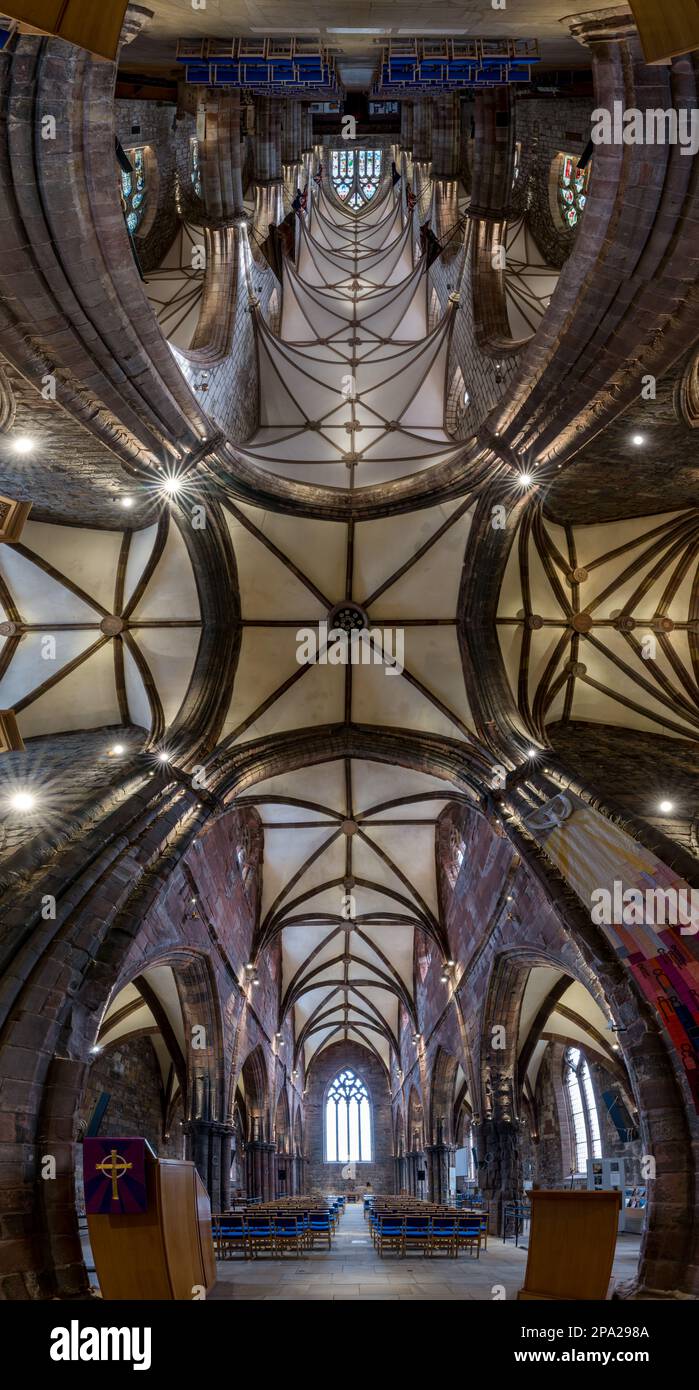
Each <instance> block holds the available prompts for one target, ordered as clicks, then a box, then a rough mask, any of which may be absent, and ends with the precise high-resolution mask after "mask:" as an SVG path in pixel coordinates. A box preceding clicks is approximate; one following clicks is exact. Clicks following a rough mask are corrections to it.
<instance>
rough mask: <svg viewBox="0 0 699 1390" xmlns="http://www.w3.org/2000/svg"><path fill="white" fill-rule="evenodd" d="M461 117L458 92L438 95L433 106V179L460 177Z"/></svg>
mask: <svg viewBox="0 0 699 1390" xmlns="http://www.w3.org/2000/svg"><path fill="white" fill-rule="evenodd" d="M460 118H461V113H460V110H459V97H458V93H457V92H446V93H445V94H444V95H443V96H439V97H437V99H436V101H435V102H434V104H433V107H432V169H431V174H432V178H433V179H457V178H458V177H459V139H460V134H461V132H460Z"/></svg>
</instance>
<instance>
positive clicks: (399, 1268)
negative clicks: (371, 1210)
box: [209, 1204, 639, 1302]
mask: <svg viewBox="0 0 699 1390" xmlns="http://www.w3.org/2000/svg"><path fill="white" fill-rule="evenodd" d="M638 1247H639V1239H638V1237H637V1236H622V1237H620V1239H619V1242H618V1243H617V1251H616V1257H615V1260H614V1268H613V1278H614V1279H615V1281H621V1280H624V1279H628V1278H631V1277H632V1276H633V1274H634V1273H635V1271H636V1266H637V1263H638ZM526 1262H527V1252H526V1250H524V1249H522V1248H521V1247H520V1248H518V1249H515V1247H514V1246H513V1245H512V1244H511V1243H508V1244H507V1245H503V1243H502V1241H501V1240H499V1239H498V1238H493V1239H492V1240H491V1241H490V1242H489V1246H488V1250H487V1252H483V1251H482V1252H481V1256H480V1259H479V1260H477V1259H475V1258H473V1256H469V1255H464V1254H462V1255H459V1257H458V1259H456V1260H452V1259H449V1258H447V1257H445V1256H443V1255H435V1256H434V1257H433V1258H432V1259H426V1258H425V1257H424V1256H422V1255H411V1256H407V1257H406V1258H405V1259H400V1258H398V1256H396V1255H385V1256H384V1258H383V1259H380V1258H379V1256H378V1255H377V1254H376V1251H375V1250H374V1248H373V1246H372V1243H371V1237H370V1235H369V1227H368V1225H367V1223H366V1222H365V1220H364V1216H363V1212H362V1207H361V1205H360V1204H357V1205H353V1206H349V1207H348V1208H347V1210H346V1212H345V1215H344V1216H343V1218H342V1220H341V1222H340V1227H339V1230H338V1232H337V1235H336V1237H335V1239H334V1241H333V1248H332V1250H328V1251H323V1250H314V1251H312V1252H311V1253H310V1254H308V1255H307V1256H306V1258H305V1259H302V1260H297V1259H294V1258H292V1257H290V1256H288V1255H287V1256H285V1257H283V1258H277V1259H270V1258H269V1257H265V1256H260V1257H258V1258H257V1259H255V1260H243V1259H240V1257H236V1258H235V1259H233V1260H219V1261H218V1265H217V1270H218V1283H217V1284H216V1286H215V1288H214V1289H212V1291H211V1293H210V1294H209V1298H210V1299H218V1300H220V1299H244V1300H246V1299H251V1300H258V1299H259V1300H263V1301H265V1302H266V1301H272V1302H276V1301H277V1300H289V1299H303V1300H304V1301H306V1300H308V1299H314V1300H317V1299H324V1300H326V1301H328V1300H330V1301H333V1302H334V1301H335V1300H345V1299H353V1298H356V1299H360V1300H363V1299H371V1300H374V1299H380V1300H383V1301H385V1300H388V1299H397V1300H399V1301H403V1300H405V1299H413V1300H415V1299H439V1300H446V1301H451V1300H455V1299H456V1300H460V1299H461V1300H463V1299H469V1300H472V1301H473V1300H475V1301H477V1302H480V1301H483V1300H490V1299H492V1298H493V1297H494V1292H493V1291H494V1288H495V1286H496V1285H501V1286H502V1285H504V1288H505V1297H506V1298H508V1299H515V1298H516V1297H517V1290H518V1289H520V1288H521V1287H522V1284H523V1283H524V1270H525V1266H526ZM501 1296H502V1295H500V1297H501Z"/></svg>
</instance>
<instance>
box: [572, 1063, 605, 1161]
mask: <svg viewBox="0 0 699 1390" xmlns="http://www.w3.org/2000/svg"><path fill="white" fill-rule="evenodd" d="M564 1071H565V1080H566V1085H567V1087H568V1102H569V1105H570V1117H571V1120H572V1123H573V1136H574V1139H575V1169H576V1172H578V1173H586V1172H587V1160H588V1158H601V1157H602V1140H601V1138H600V1131H599V1118H598V1115H597V1102H596V1100H595V1093H594V1090H593V1087H592V1077H591V1076H590V1068H589V1067H588V1065H587V1059H586V1057H585V1054H584V1053H583V1052H581V1051H580V1048H579V1047H569V1048H568V1049H567V1051H566V1054H565V1061H564Z"/></svg>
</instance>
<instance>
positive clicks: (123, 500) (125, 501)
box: [119, 497, 133, 507]
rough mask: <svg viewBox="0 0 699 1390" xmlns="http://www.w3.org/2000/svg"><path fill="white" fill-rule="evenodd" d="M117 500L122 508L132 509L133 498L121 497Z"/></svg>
mask: <svg viewBox="0 0 699 1390" xmlns="http://www.w3.org/2000/svg"><path fill="white" fill-rule="evenodd" d="M119 500H120V502H121V505H122V507H133V497H121V498H120V499H119Z"/></svg>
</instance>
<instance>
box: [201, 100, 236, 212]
mask: <svg viewBox="0 0 699 1390" xmlns="http://www.w3.org/2000/svg"><path fill="white" fill-rule="evenodd" d="M199 109H200V110H202V111H203V112H204V115H205V119H206V131H205V136H204V139H203V140H202V141H201V144H200V147H199V162H200V167H201V181H202V197H203V200H204V206H205V208H206V214H207V217H210V218H211V219H213V220H215V221H217V222H221V221H223V222H232V221H233V220H234V219H235V218H236V217H240V216H242V214H243V180H242V171H241V161H240V92H226V91H219V90H218V88H213V87H212V88H210V89H209V90H207V91H206V92H205V93H204V95H203V97H202V98H201V100H200V108H199Z"/></svg>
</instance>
